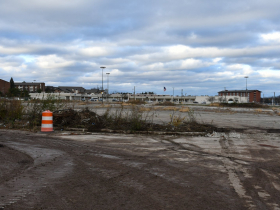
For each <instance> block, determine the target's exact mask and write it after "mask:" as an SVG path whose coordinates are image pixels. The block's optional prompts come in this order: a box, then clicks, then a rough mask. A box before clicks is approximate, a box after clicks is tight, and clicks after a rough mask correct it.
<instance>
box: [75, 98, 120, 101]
mask: <svg viewBox="0 0 280 210" xmlns="http://www.w3.org/2000/svg"><path fill="white" fill-rule="evenodd" d="M105 100H106V99H105ZM81 101H87V100H86V99H85V98H82V99H81ZM90 101H103V99H102V98H100V99H98V98H91V99H90ZM112 101H119V100H118V99H115V98H114V99H113V100H112Z"/></svg>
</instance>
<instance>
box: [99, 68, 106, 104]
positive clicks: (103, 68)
mask: <svg viewBox="0 0 280 210" xmlns="http://www.w3.org/2000/svg"><path fill="white" fill-rule="evenodd" d="M100 68H101V69H102V104H103V92H104V89H103V69H105V68H106V67H105V66H101V67H100Z"/></svg>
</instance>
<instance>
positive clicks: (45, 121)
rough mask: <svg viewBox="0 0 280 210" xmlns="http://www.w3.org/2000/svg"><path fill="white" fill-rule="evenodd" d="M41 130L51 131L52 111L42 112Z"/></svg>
mask: <svg viewBox="0 0 280 210" xmlns="http://www.w3.org/2000/svg"><path fill="white" fill-rule="evenodd" d="M41 131H42V132H51V131H53V113H52V112H51V111H50V110H47V111H44V112H43V113H42V126H41Z"/></svg>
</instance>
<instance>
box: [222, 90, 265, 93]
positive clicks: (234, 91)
mask: <svg viewBox="0 0 280 210" xmlns="http://www.w3.org/2000/svg"><path fill="white" fill-rule="evenodd" d="M253 91H259V92H262V91H260V90H222V91H219V92H218V93H222V92H223V93H224V92H227V93H228V92H253Z"/></svg>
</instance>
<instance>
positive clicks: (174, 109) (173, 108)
mask: <svg viewBox="0 0 280 210" xmlns="http://www.w3.org/2000/svg"><path fill="white" fill-rule="evenodd" d="M163 110H169V111H170V110H171V111H178V110H179V107H171V106H168V107H164V108H163Z"/></svg>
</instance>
